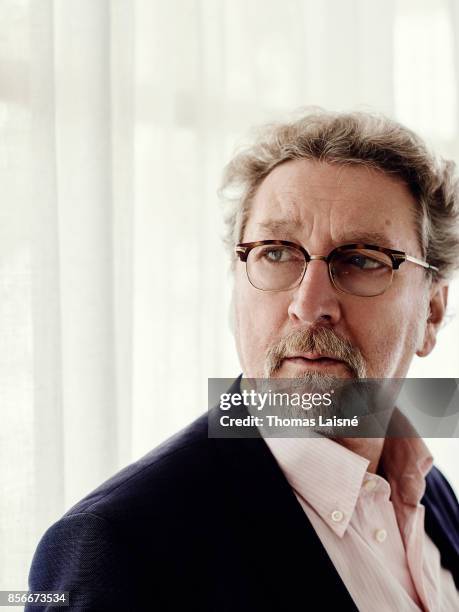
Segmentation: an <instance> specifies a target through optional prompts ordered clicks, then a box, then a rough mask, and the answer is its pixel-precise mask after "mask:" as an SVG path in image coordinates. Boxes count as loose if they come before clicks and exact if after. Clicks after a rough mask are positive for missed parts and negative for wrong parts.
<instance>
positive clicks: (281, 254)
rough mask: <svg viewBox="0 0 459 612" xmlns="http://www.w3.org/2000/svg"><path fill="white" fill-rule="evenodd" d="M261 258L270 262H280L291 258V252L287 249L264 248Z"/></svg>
mask: <svg viewBox="0 0 459 612" xmlns="http://www.w3.org/2000/svg"><path fill="white" fill-rule="evenodd" d="M263 258H264V259H267V260H268V261H269V262H271V263H282V262H284V261H288V260H289V259H291V254H290V253H289V251H288V250H287V249H266V250H265V251H264V253H263Z"/></svg>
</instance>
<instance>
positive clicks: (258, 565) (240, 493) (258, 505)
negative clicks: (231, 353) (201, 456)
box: [209, 409, 356, 611]
mask: <svg viewBox="0 0 459 612" xmlns="http://www.w3.org/2000/svg"><path fill="white" fill-rule="evenodd" d="M241 410H242V412H243V409H238V410H237V411H233V412H232V414H231V416H243V414H242V413H241ZM238 413H239V414H238ZM246 414H247V413H246ZM209 416H210V418H218V412H217V411H215V412H213V414H211V415H209ZM257 432H258V430H257V429H256V428H254V430H253V431H252V434H253V435H254V436H256V437H254V438H250V439H242V438H231V439H223V438H216V439H214V442H215V445H216V449H217V453H218V455H219V458H220V459H221V461H222V466H223V470H222V473H223V475H224V478H225V485H226V488H227V498H226V499H227V504H228V505H227V508H225V516H227V520H229V521H230V522H231V523H232V527H233V532H234V533H237V534H238V538H239V539H240V541H239V543H238V546H239V547H240V550H241V556H242V555H243V556H244V557H245V558H244V560H243V561H242V560H241V561H242V563H243V567H244V568H245V571H246V572H250V573H251V575H252V576H253V577H254V580H252V581H251V582H250V584H251V585H252V588H256V589H257V594H256V599H257V601H261V600H263V601H265V602H266V603H265V605H266V607H265V608H263V607H261V608H260V609H265V610H268V609H269V610H271V609H273V610H293V609H296V608H297V607H298V605H299V604H302V605H304V606H305V608H304V609H308V608H307V605H308V603H309V602H310V601H311V593H314V597H315V598H316V597H317V595H319V600H320V601H321V607H323V608H324V609H328V607H329V606H330V608H331V607H332V606H333V607H334V606H337V605H339V608H340V610H353V611H355V610H356V606H355V604H354V602H353V600H352V598H351V596H350V594H349V592H348V591H347V589H346V587H345V585H344V583H343V581H342V580H341V578H340V576H339V574H338V572H337V571H336V569H335V567H334V565H333V563H332V561H331V559H330V557H329V556H328V554H327V552H326V550H325V548H324V547H323V545H322V543H321V541H320V539H319V537H318V536H317V534H316V532H315V530H314V528H313V526H312V525H311V523H310V521H309V519H308V518H307V516H306V515H305V513H304V511H303V509H302V508H301V506H300V504H299V502H298V500H297V499H296V497H295V494H294V493H293V491H292V489H291V487H290V485H289V484H288V482H287V480H286V478H285V477H284V475H283V473H282V471H281V469H280V468H279V466H278V464H277V462H276V460H275V459H274V457H273V455H272V454H271V452H270V450H269V449H268V447H267V445H266V443H265V442H264V440H263V439H262V438H261V437H260V436H259V435H257ZM242 551H243V552H242Z"/></svg>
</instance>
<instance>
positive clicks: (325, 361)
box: [283, 353, 347, 369]
mask: <svg viewBox="0 0 459 612" xmlns="http://www.w3.org/2000/svg"><path fill="white" fill-rule="evenodd" d="M283 361H284V362H286V363H292V364H295V365H300V366H303V367H314V368H317V369H326V368H331V367H336V366H344V367H347V365H346V363H345V362H344V361H342V360H341V359H336V358H335V357H331V356H327V355H320V354H319V353H304V354H300V355H291V356H290V357H284V360H283Z"/></svg>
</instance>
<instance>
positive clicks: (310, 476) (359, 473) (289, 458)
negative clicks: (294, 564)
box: [265, 438, 370, 537]
mask: <svg viewBox="0 0 459 612" xmlns="http://www.w3.org/2000/svg"><path fill="white" fill-rule="evenodd" d="M265 441H266V444H267V445H268V447H269V448H270V450H271V452H272V453H273V455H274V457H275V459H276V461H277V462H278V464H279V466H280V468H281V470H282V471H283V472H284V475H285V477H286V478H287V480H288V482H289V483H290V486H291V487H292V488H293V489H294V491H295V492H296V493H297V494H298V495H299V496H300V497H302V498H303V499H304V500H305V501H306V502H307V503H308V504H309V505H310V506H312V508H313V509H314V510H315V511H316V512H317V514H319V516H320V517H321V518H322V519H323V520H324V521H325V522H326V523H327V525H328V526H329V527H330V529H332V530H333V531H334V532H335V533H336V534H337V535H338V536H339V537H342V536H343V534H344V533H345V531H346V529H347V526H348V524H349V521H350V519H351V516H352V514H353V512H354V508H355V504H356V503H357V498H358V496H359V493H360V488H361V485H362V481H363V479H364V476H365V473H366V470H367V467H368V464H369V463H370V462H369V461H368V459H365V458H364V457H361V456H360V455H357V454H356V453H353V452H352V451H350V450H349V449H347V448H345V447H344V446H341V445H340V444H337V443H336V442H333V441H332V440H329V439H328V438H266V439H265Z"/></svg>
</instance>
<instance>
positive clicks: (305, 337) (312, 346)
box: [265, 327, 366, 378]
mask: <svg viewBox="0 0 459 612" xmlns="http://www.w3.org/2000/svg"><path fill="white" fill-rule="evenodd" d="M298 353H321V354H325V355H328V356H330V357H332V358H334V359H337V360H339V361H343V362H344V363H345V364H346V365H347V367H348V368H349V369H350V370H351V372H352V374H353V375H354V376H355V377H356V378H365V375H366V366H365V361H364V359H363V356H362V353H361V352H360V350H359V349H358V348H357V347H355V346H354V345H353V344H352V343H351V342H349V340H346V339H345V338H342V337H341V336H338V334H336V333H335V332H334V331H333V330H331V329H329V328H327V327H317V328H311V327H310V328H307V329H296V330H293V331H292V332H290V333H289V334H288V335H287V336H284V337H283V338H281V339H280V340H279V341H278V342H276V343H275V344H273V345H272V346H271V347H270V348H269V349H268V351H267V353H266V359H265V377H266V378H269V377H270V376H272V375H273V374H275V373H276V372H277V371H278V370H279V368H280V366H281V364H282V361H283V360H284V359H285V358H286V357H291V356H294V355H296V354H298Z"/></svg>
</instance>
